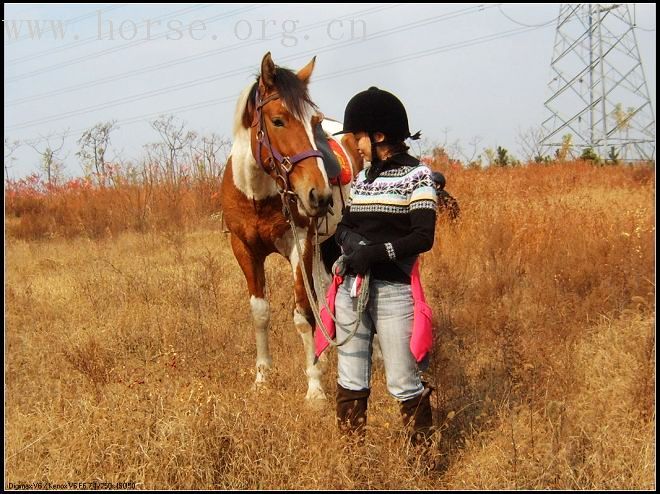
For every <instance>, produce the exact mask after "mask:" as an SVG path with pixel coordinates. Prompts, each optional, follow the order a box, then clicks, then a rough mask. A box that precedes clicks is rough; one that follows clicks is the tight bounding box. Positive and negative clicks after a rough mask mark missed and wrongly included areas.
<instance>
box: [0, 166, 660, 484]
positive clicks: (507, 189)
mask: <svg viewBox="0 0 660 494" xmlns="http://www.w3.org/2000/svg"><path fill="white" fill-rule="evenodd" d="M443 171H444V172H445V175H446V177H447V181H448V186H447V189H448V190H449V191H450V192H451V193H452V195H454V196H455V197H456V198H457V199H458V200H459V202H460V205H461V213H462V216H461V220H460V222H458V223H457V224H449V223H448V222H447V221H446V220H445V219H444V218H440V219H439V220H438V228H437V233H436V242H435V245H434V247H433V250H432V251H430V252H428V253H426V254H425V255H424V256H423V260H422V279H423V284H424V286H425V288H426V291H427V298H428V299H429V301H430V304H431V305H432V307H433V308H434V310H435V322H436V332H435V346H434V355H433V360H432V364H431V367H430V369H429V371H428V378H429V379H430V380H431V382H432V384H433V385H435V387H436V388H437V392H436V393H435V394H434V395H433V399H432V403H433V407H434V415H435V420H436V423H437V426H438V431H437V433H436V435H435V441H434V448H433V455H434V456H435V458H436V461H437V465H438V468H436V469H435V470H432V471H429V470H428V469H427V468H426V467H425V463H424V462H421V461H419V456H418V455H416V454H415V452H414V451H411V450H409V449H408V447H407V446H406V443H405V441H404V440H403V435H402V431H401V429H400V418H399V412H398V406H397V404H396V403H395V401H394V399H393V398H391V397H389V396H388V394H387V391H386V389H385V386H384V376H383V371H382V366H377V367H376V370H375V373H374V383H373V385H374V388H373V392H372V398H371V400H370V404H369V406H370V412H369V426H368V431H367V438H366V441H365V443H364V444H360V445H355V446H354V447H352V448H348V447H347V445H346V444H344V443H343V442H342V440H341V438H340V437H339V434H338V432H337V430H336V427H335V423H334V392H335V387H334V382H335V378H336V365H335V363H336V354H335V353H334V352H331V353H330V358H329V364H328V370H327V372H326V375H325V378H324V379H325V384H326V391H327V393H328V398H329V399H328V404H327V405H326V406H325V407H323V408H321V409H313V408H310V407H308V406H307V405H306V404H305V402H304V395H305V392H306V378H305V376H304V371H303V369H304V357H303V352H302V342H301V340H300V337H299V336H298V335H297V333H296V331H295V329H294V327H293V323H292V309H293V297H292V294H291V290H290V289H289V287H290V286H291V275H290V273H289V271H288V265H287V264H286V262H285V261H284V260H283V259H281V258H277V257H274V256H273V257H271V258H269V259H268V262H267V278H268V282H269V286H270V289H269V297H270V300H271V310H272V314H271V331H270V341H271V350H272V353H273V360H274V371H273V374H272V380H271V382H270V385H269V387H268V388H267V389H265V390H262V391H260V392H253V391H252V384H253V381H254V363H255V362H254V359H255V353H256V350H255V344H254V333H253V330H252V324H251V320H250V311H249V302H248V298H247V289H246V286H245V282H244V279H243V276H242V273H241V271H240V269H239V267H238V264H237V263H236V261H235V260H234V258H233V256H232V253H231V249H230V247H229V238H228V237H227V236H226V234H223V233H222V232H221V226H220V223H219V220H218V219H217V216H216V217H210V216H209V215H208V214H206V213H204V214H199V215H197V216H195V215H192V214H191V215H189V216H185V217H184V220H185V221H181V222H179V223H177V224H176V225H169V226H168V225H167V223H166V222H155V221H154V222H152V223H151V224H150V223H148V222H146V223H145V222H142V223H141V224H140V225H139V228H126V229H122V228H120V227H118V226H117V225H118V224H119V223H120V220H121V215H119V216H117V215H118V214H119V213H118V212H121V211H124V213H123V214H125V215H128V214H129V213H130V211H131V210H130V209H128V208H126V209H122V207H121V204H119V203H112V201H110V202H109V203H108V204H111V203H112V204H114V205H115V209H114V211H115V212H114V214H115V217H114V220H113V221H114V223H109V224H108V225H106V226H105V227H103V228H96V227H94V228H85V224H83V223H81V222H82V221H83V219H84V218H83V219H80V218H78V219H71V218H73V217H74V215H73V213H71V214H69V215H68V216H66V215H64V216H61V215H60V217H64V218H65V220H66V218H69V219H68V220H66V221H69V224H68V225H69V226H68V227H67V228H63V229H58V228H57V223H56V221H55V220H53V219H52V218H48V217H47V215H48V214H49V211H51V210H50V209H48V208H47V207H45V206H44V207H43V208H41V209H39V208H37V210H38V211H40V212H39V215H40V216H39V217H40V218H41V219H40V221H42V222H46V223H48V225H50V226H49V227H48V230H47V233H48V235H43V233H44V231H46V230H44V229H43V228H41V229H39V228H36V230H35V227H34V225H32V226H30V224H29V222H26V220H25V218H27V216H26V214H27V213H25V212H24V213H22V214H23V215H22V216H19V217H17V216H16V215H14V216H11V215H7V213H6V216H5V355H4V357H5V358H4V374H5V402H4V403H5V405H4V406H5V409H4V412H5V424H4V425H5V488H8V487H10V485H9V484H10V483H11V484H12V485H13V486H14V488H15V486H16V485H18V484H20V483H24V484H27V483H33V482H50V483H51V484H52V485H60V484H65V483H67V482H88V483H89V482H93V481H97V482H98V481H101V482H125V481H128V482H134V483H135V486H136V487H137V488H138V489H166V490H167V489H309V490H324V489H403V490H417V489H419V490H427V489H605V490H608V489H654V488H655V468H656V467H655V457H656V451H655V418H656V416H655V331H654V328H655V257H654V239H655V209H654V203H655V172H654V169H652V168H649V167H646V166H638V167H630V166H605V167H599V166H592V165H589V164H585V163H571V164H564V165H548V166H533V165H532V166H524V167H519V168H491V169H487V170H476V169H453V168H451V169H449V168H445V169H444V170H443ZM86 197H88V196H86ZM89 197H91V196H89ZM89 197H88V200H91V199H89ZM127 197H128V195H127ZM163 204H166V202H163ZM182 204H184V205H186V204H187V205H188V207H193V206H194V201H192V202H185V201H184V202H182ZM58 207H59V208H60V209H59V211H60V213H62V211H64V212H66V209H62V207H61V205H60V206H58ZM155 207H156V206H153V208H155ZM79 209H80V210H83V209H86V210H89V208H88V207H86V208H79ZM103 211H105V209H104V207H99V208H98V209H97V215H96V216H94V218H98V217H99V215H101V214H102V213H103ZM145 211H146V210H145ZM150 214H156V213H155V212H154V211H152V212H151V213H150ZM44 216H46V217H44ZM92 216H93V215H90V216H89V218H91V219H89V221H92V220H93V219H94V218H92ZM179 216H180V215H179ZM35 217H36V216H35ZM163 217H165V216H163ZM65 220H62V221H64V222H66V221H65ZM32 221H36V220H34V218H33V220H32ZM126 223H127V224H133V223H134V222H132V219H130V218H128V217H127V218H126ZM71 225H78V227H77V228H70V227H71ZM30 232H37V233H38V234H35V236H34V237H35V238H30ZM67 232H74V233H75V234H71V235H69V234H67ZM86 232H87V234H86ZM90 232H92V233H94V234H91V233H90Z"/></svg>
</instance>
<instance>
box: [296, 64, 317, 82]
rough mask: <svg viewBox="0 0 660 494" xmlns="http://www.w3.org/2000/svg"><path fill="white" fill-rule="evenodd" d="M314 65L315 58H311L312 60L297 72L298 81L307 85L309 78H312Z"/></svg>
mask: <svg viewBox="0 0 660 494" xmlns="http://www.w3.org/2000/svg"><path fill="white" fill-rule="evenodd" d="M315 63H316V57H314V58H312V60H311V61H310V62H309V63H308V64H307V65H305V66H304V67H303V68H302V69H300V70H299V71H298V74H297V75H298V79H300V80H301V81H303V82H304V83H305V84H307V83H308V82H309V78H310V77H311V76H312V72H313V71H314V64H315Z"/></svg>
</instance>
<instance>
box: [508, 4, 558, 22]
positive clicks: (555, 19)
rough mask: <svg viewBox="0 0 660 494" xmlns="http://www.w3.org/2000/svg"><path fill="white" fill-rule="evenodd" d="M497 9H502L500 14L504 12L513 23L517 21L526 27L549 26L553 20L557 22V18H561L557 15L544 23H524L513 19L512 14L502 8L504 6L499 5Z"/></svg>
mask: <svg viewBox="0 0 660 494" xmlns="http://www.w3.org/2000/svg"><path fill="white" fill-rule="evenodd" d="M497 9H498V10H499V11H500V14H502V15H503V16H504V17H506V18H507V19H509V20H510V21H511V22H513V23H515V24H518V25H520V26H524V27H543V26H547V25H548V24H552V23H553V22H557V19H559V16H557V17H555V18H553V19H550V20H549V21H547V22H544V23H542V24H524V23H522V22H519V21H517V20H515V19H512V18H511V17H510V16H508V15H507V14H506V13H505V12H504V10H502V6H498V7H497Z"/></svg>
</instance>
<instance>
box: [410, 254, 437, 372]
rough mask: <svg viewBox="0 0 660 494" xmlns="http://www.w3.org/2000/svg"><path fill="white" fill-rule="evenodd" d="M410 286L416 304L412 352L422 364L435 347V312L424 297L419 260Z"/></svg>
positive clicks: (414, 268)
mask: <svg viewBox="0 0 660 494" xmlns="http://www.w3.org/2000/svg"><path fill="white" fill-rule="evenodd" d="M410 285H411V286H412V294H413V301H414V303H415V308H414V310H413V331H412V337H411V338H410V351H411V352H412V354H413V356H414V357H415V360H416V361H417V362H421V361H422V360H423V359H424V357H425V356H426V354H427V353H429V352H430V351H431V347H432V346H433V311H432V310H431V307H430V306H429V305H428V304H427V303H426V297H424V289H423V288H422V282H421V280H420V277H419V260H417V261H416V262H415V265H414V266H413V269H412V273H410Z"/></svg>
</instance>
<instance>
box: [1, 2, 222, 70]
mask: <svg viewBox="0 0 660 494" xmlns="http://www.w3.org/2000/svg"><path fill="white" fill-rule="evenodd" d="M124 5H127V4H124ZM210 6H211V5H210V4H207V5H203V4H196V5H194V6H192V7H186V8H185V9H180V10H176V11H174V12H171V13H169V14H163V15H161V16H158V17H154V18H153V19H149V20H145V21H143V22H141V23H139V24H136V25H135V27H136V29H138V28H139V27H141V26H143V25H149V24H150V23H151V22H154V21H160V20H164V19H167V18H169V17H173V16H175V15H183V14H187V13H189V12H194V11H195V10H201V9H205V8H207V7H210ZM98 14H99V11H96V12H93V13H91V14H87V15H85V16H84V17H89V16H93V15H98ZM65 22H67V24H68V21H65ZM100 34H101V33H100V32H99V33H97V34H96V35H95V36H90V37H88V38H84V39H81V40H78V41H73V42H71V43H68V44H66V45H63V46H57V47H55V48H51V49H49V50H44V51H41V52H39V53H33V54H32V55H25V56H22V57H18V58H13V59H10V60H7V62H8V63H10V64H12V65H18V64H21V63H23V62H27V61H28V60H34V59H36V58H41V57H45V56H48V55H52V54H53V53H57V52H60V51H65V50H70V49H71V48H78V47H80V46H83V45H88V44H90V43H93V42H95V41H99V36H100Z"/></svg>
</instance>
